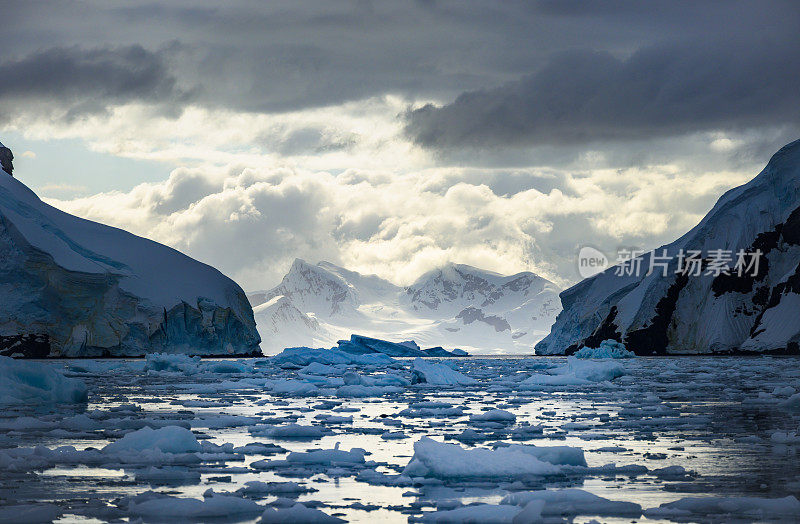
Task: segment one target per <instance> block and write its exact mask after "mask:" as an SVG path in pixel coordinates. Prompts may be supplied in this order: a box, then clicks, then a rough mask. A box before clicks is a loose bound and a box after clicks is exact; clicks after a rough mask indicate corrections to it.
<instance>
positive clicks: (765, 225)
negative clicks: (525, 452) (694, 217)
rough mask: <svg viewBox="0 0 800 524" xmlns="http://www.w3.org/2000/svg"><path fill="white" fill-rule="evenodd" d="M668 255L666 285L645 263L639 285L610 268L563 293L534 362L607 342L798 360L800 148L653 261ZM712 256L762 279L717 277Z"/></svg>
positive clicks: (787, 150)
mask: <svg viewBox="0 0 800 524" xmlns="http://www.w3.org/2000/svg"><path fill="white" fill-rule="evenodd" d="M664 249H666V254H667V259H668V260H669V265H668V268H667V269H668V271H667V274H666V276H664V275H663V271H662V270H661V268H660V267H658V266H657V265H656V267H655V269H656V270H655V271H654V272H652V273H651V274H650V275H646V273H647V270H648V269H649V268H650V260H651V256H652V253H650V254H646V255H644V256H643V257H642V258H641V265H642V268H643V271H642V272H641V274H640V275H638V276H637V275H636V274H635V272H633V273H634V274H630V275H626V276H617V275H616V272H617V268H616V267H614V268H609V269H608V270H606V271H605V272H603V273H601V274H599V275H596V276H594V277H592V278H589V279H586V280H584V281H582V282H580V283H579V284H577V285H576V286H574V287H572V288H570V289H568V290H566V291H564V292H563V293H562V294H561V302H562V304H563V306H564V310H563V311H562V312H561V314H559V316H558V318H557V320H556V323H555V325H554V326H553V329H552V331H551V333H550V335H548V336H547V337H546V338H545V339H544V340H542V341H541V342H540V343H539V344H537V345H536V353H538V354H563V353H567V354H569V353H571V352H573V351H575V350H576V349H577V348H579V347H581V346H583V345H585V346H588V347H597V345H598V344H599V343H600V342H601V341H602V340H605V339H614V340H617V341H621V342H623V343H624V344H625V345H626V346H627V347H628V349H630V350H632V351H634V352H635V353H637V354H640V355H650V354H705V353H734V352H748V353H749V352H779V353H780V352H788V353H798V343H800V141H796V142H792V143H791V144H789V145H787V146H785V147H784V148H782V149H781V150H780V151H778V152H777V153H776V154H775V155H774V156H773V157H772V159H771V160H770V161H769V163H768V164H767V167H766V168H765V169H764V170H763V171H762V172H761V173H760V174H759V175H758V176H757V177H756V178H754V179H753V180H751V181H750V182H749V183H747V184H745V185H743V186H740V187H737V188H735V189H732V190H730V191H728V192H727V193H725V194H724V195H723V196H722V197H721V198H720V199H719V201H718V202H717V204H716V205H715V206H714V208H713V209H712V210H711V212H709V214H708V215H706V217H705V218H704V219H703V220H702V221H701V222H700V224H698V225H697V226H696V227H695V228H694V229H692V230H691V231H689V232H688V233H687V234H686V235H684V236H683V237H681V238H680V239H678V240H676V241H675V242H673V243H672V244H669V245H667V246H664V247H663V248H659V249H657V250H655V253H656V255H658V256H662V255H663V251H662V250H664ZM681 250H683V251H684V253H688V252H689V250H700V251H701V252H702V257H703V262H702V271H701V274H700V275H699V276H698V275H695V274H694V273H695V272H694V271H681V270H679V257H678V255H679V254H680V252H681ZM714 250H723V251H728V252H730V253H731V255H732V257H731V258H732V261H731V263H730V265H731V266H735V264H736V261H737V259H738V257H737V253H738V252H739V251H740V250H742V251H743V252H745V253H756V252H758V251H760V252H761V253H763V256H762V257H761V258H760V260H759V267H758V271H755V268H750V270H748V271H743V272H742V274H741V275H739V272H738V271H731V274H730V275H726V274H724V273H723V274H719V275H716V274H715V272H714V271H712V270H711V269H712V264H713V260H714V259H715V258H716V257H715V256H714ZM755 258H758V257H755ZM657 260H658V259H654V262H655V261H657ZM745 261H746V262H747V263H750V262H754V261H755V259H754V258H753V257H750V256H748V257H745ZM680 269H684V270H685V269H689V268H688V267H687V266H686V265H685V264H684V266H683V267H681V268H680ZM745 269H747V268H745Z"/></svg>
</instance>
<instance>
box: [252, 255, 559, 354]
mask: <svg viewBox="0 0 800 524" xmlns="http://www.w3.org/2000/svg"><path fill="white" fill-rule="evenodd" d="M558 292H559V289H558V288H557V287H556V286H555V285H554V284H553V283H551V282H549V281H547V280H545V279H543V278H541V277H539V276H536V275H534V274H533V273H519V274H517V275H513V276H502V275H499V274H497V273H492V272H490V271H484V270H481V269H477V268H474V267H470V266H466V265H459V264H449V265H447V266H445V267H442V268H439V269H437V270H435V271H431V272H429V273H427V274H425V275H423V276H422V277H420V278H419V279H418V280H417V281H416V282H415V283H414V284H412V285H411V286H408V287H405V288H404V287H400V286H396V285H394V284H392V283H391V282H389V281H387V280H384V279H381V278H379V277H376V276H372V275H361V274H359V273H356V272H354V271H348V270H346V269H344V268H341V267H338V266H336V265H334V264H331V263H329V262H320V263H319V264H317V265H312V264H309V263H307V262H305V261H303V260H295V262H294V263H293V264H292V267H291V268H290V269H289V272H288V273H287V274H286V276H285V277H284V278H283V280H282V281H281V283H280V284H279V285H278V286H277V287H275V288H273V289H271V290H269V291H262V292H254V293H250V294H249V295H248V297H249V298H250V301H251V302H252V303H253V305H254V306H255V309H254V311H255V316H256V322H257V324H258V329H259V332H260V333H261V336H262V338H263V340H264V342H263V343H262V347H263V348H264V351H265V353H268V354H269V353H277V352H280V351H281V350H282V349H283V348H286V347H292V346H312V347H319V346H323V347H329V346H333V345H335V344H336V342H337V341H338V340H340V339H347V338H350V335H351V334H353V333H358V334H361V335H366V336H370V337H376V338H382V339H387V340H393V341H397V342H399V341H403V340H414V341H416V342H417V343H418V344H419V345H420V346H423V347H431V346H443V347H447V348H462V349H466V350H468V351H470V352H472V353H488V352H503V353H509V352H516V353H519V352H528V353H530V352H531V349H532V347H533V344H534V343H535V342H536V341H537V340H539V339H541V337H543V336H544V335H545V334H546V333H547V330H548V329H549V327H550V325H551V324H552V322H553V320H554V319H555V316H556V314H557V313H558V311H559V310H560V303H559V300H558Z"/></svg>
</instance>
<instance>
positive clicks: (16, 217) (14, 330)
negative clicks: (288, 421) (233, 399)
mask: <svg viewBox="0 0 800 524" xmlns="http://www.w3.org/2000/svg"><path fill="white" fill-rule="evenodd" d="M0 304H2V305H3V307H2V308H1V309H0V354H2V355H7V356H12V355H13V356H24V357H39V358H41V357H48V356H49V357H54V356H67V357H92V356H111V355H113V356H140V355H143V354H145V353H149V352H153V351H163V352H170V353H195V354H203V355H251V354H255V353H259V354H260V352H259V351H258V347H259V342H260V337H259V335H258V332H257V331H256V326H255V320H254V318H253V311H252V309H251V307H250V304H249V302H248V301H247V298H246V296H245V294H244V292H243V291H242V290H241V288H240V287H239V286H238V285H237V284H236V283H234V282H233V281H232V280H230V279H229V278H227V277H225V276H224V275H223V274H222V273H220V272H219V271H217V270H216V269H214V268H212V267H210V266H208V265H206V264H203V263H200V262H198V261H196V260H193V259H191V258H189V257H188V256H186V255H183V254H182V253H179V252H178V251H176V250H174V249H171V248H169V247H166V246H163V245H161V244H158V243H156V242H153V241H151V240H147V239H144V238H141V237H137V236H135V235H132V234H130V233H127V232H125V231H122V230H119V229H116V228H113V227H108V226H105V225H102V224H98V223H95V222H91V221H89V220H83V219H81V218H77V217H74V216H72V215H69V214H67V213H64V212H62V211H59V210H58V209H56V208H54V207H51V206H49V205H48V204H45V203H44V202H42V201H41V200H40V199H39V198H38V197H37V196H36V195H35V194H34V193H33V191H31V190H30V189H28V187H26V186H25V185H24V184H23V183H22V182H21V181H20V180H19V179H17V178H14V177H12V176H11V175H9V174H8V173H6V172H4V171H0Z"/></svg>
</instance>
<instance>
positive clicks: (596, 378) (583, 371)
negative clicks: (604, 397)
mask: <svg viewBox="0 0 800 524" xmlns="http://www.w3.org/2000/svg"><path fill="white" fill-rule="evenodd" d="M547 371H548V373H549V374H535V375H531V376H530V377H528V378H527V379H525V380H524V381H522V384H523V385H541V386H580V385H583V384H590V383H592V382H604V381H607V380H614V379H615V378H618V377H621V376H623V375H624V374H625V368H624V367H622V365H621V364H619V363H617V362H612V361H594V360H580V359H577V358H575V357H569V358H567V363H566V365H564V366H560V367H557V368H553V369H549V370H547Z"/></svg>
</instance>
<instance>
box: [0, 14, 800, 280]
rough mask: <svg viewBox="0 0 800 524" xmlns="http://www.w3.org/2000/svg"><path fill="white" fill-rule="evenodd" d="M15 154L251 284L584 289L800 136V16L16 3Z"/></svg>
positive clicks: (101, 217)
mask: <svg viewBox="0 0 800 524" xmlns="http://www.w3.org/2000/svg"><path fill="white" fill-rule="evenodd" d="M2 20H3V28H2V31H0V50H2V52H0V141H2V142H3V143H5V144H6V145H7V146H9V147H11V148H12V149H13V150H14V151H15V155H16V158H17V160H16V175H17V176H18V177H19V178H20V179H21V180H23V181H24V182H26V183H27V184H29V185H30V186H31V187H32V188H33V189H34V190H36V191H37V192H38V193H39V194H40V196H42V197H43V198H45V199H46V200H47V201H48V202H50V203H52V204H53V205H56V206H57V207H60V208H61V209H64V210H66V211H68V212H71V213H74V214H77V215H80V216H83V217H86V218H90V219H93V220H98V221H101V222H105V223H109V224H113V225H116V226H119V227H123V228H125V229H128V230H131V231H133V232H135V233H137V234H140V235H144V236H147V237H150V238H153V239H155V240H158V241H160V242H164V243H166V244H168V245H171V246H173V247H176V248H178V249H180V250H182V251H185V252H186V253H188V254H189V255H191V256H194V257H195V258H198V259H200V260H203V261H205V262H207V263H210V264H212V265H215V266H216V267H218V268H219V269H221V270H222V271H223V272H225V273H226V274H228V275H229V276H231V277H233V278H235V279H237V280H238V281H239V282H240V284H242V286H243V287H244V288H245V289H247V290H253V289H259V288H267V287H271V286H273V285H275V284H276V283H277V281H278V280H279V279H280V277H281V276H282V275H283V273H285V271H286V270H287V269H288V267H289V265H290V263H291V261H292V260H293V259H294V258H295V257H300V258H304V259H306V260H309V261H311V262H317V261H319V260H329V261H331V262H334V263H337V264H340V265H343V266H345V267H348V268H350V269H354V270H358V271H362V272H369V273H377V274H379V275H381V276H384V277H387V278H390V279H391V280H394V281H396V282H398V283H408V282H410V281H412V280H413V279H414V278H416V277H417V276H419V275H420V274H421V273H422V272H423V271H425V270H428V269H431V268H432V267H435V266H437V265H441V264H443V263H445V262H448V261H452V262H459V263H466V264H472V265H475V266H480V267H483V268H486V269H492V270H495V271H499V272H503V273H512V272H517V271H523V270H530V271H534V272H536V273H539V274H541V275H542V276H544V277H546V278H550V279H551V280H554V281H555V282H557V283H558V284H561V285H568V284H571V283H574V282H575V281H576V280H578V278H579V277H578V274H577V270H576V265H575V254H576V252H577V250H578V249H579V248H580V247H581V246H583V245H592V246H595V247H598V248H600V249H602V250H604V251H606V252H607V253H608V254H609V256H611V257H612V258H613V256H614V254H615V253H616V250H617V249H618V248H619V247H638V248H643V249H651V248H654V247H657V246H658V245H660V244H662V243H665V242H668V241H671V240H673V239H674V238H676V237H677V236H680V235H681V234H682V233H684V232H685V231H686V230H687V229H689V228H691V227H692V226H693V225H695V224H696V223H697V222H698V221H699V219H700V218H701V217H702V216H703V215H704V214H705V212H707V211H708V210H709V209H710V208H711V206H712V205H713V203H714V201H715V200H716V199H717V198H718V197H719V196H720V195H721V194H722V193H723V192H724V191H725V190H727V189H729V188H731V187H734V186H736V185H739V184H741V183H743V182H745V181H747V180H749V179H750V178H752V177H753V176H755V175H756V174H757V173H758V171H759V170H760V169H761V168H762V167H763V166H764V164H766V162H767V160H768V159H769V156H770V154H771V153H773V152H774V151H776V150H777V149H778V148H779V147H780V146H782V145H784V144H785V143H787V142H789V141H791V140H794V139H796V138H798V137H800V103H798V101H800V74H798V71H800V32H798V27H800V4H799V3H797V2H794V1H785V2H782V1H774V2H770V1H761V2H751V1H748V2H736V1H724V2H723V1H707V2H702V1H700V2H698V1H686V2H683V1H678V0H669V1H664V2H661V1H648V2H640V1H613V0H609V1H604V2H586V3H584V2H579V1H572V0H558V1H555V0H553V1H538V2H535V1H533V2H495V1H485V2H470V1H463V0H459V1H453V2H439V1H435V0H430V1H422V0H420V1H417V2H397V1H389V2H369V1H353V2H336V1H331V2H318V1H313V2H299V1H297V0H292V1H288V2H258V1H226V2H224V7H220V6H216V5H214V3H210V2H205V3H200V2H188V1H182V0H171V1H169V2H167V1H164V2H161V3H158V2H153V3H143V2H130V3H127V2H124V1H123V2H114V3H109V2H105V1H100V0H98V1H96V2H95V1H86V2H51V1H48V2H36V1H23V2H10V1H4V2H2Z"/></svg>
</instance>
